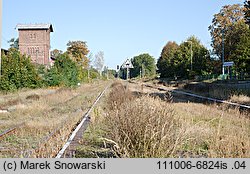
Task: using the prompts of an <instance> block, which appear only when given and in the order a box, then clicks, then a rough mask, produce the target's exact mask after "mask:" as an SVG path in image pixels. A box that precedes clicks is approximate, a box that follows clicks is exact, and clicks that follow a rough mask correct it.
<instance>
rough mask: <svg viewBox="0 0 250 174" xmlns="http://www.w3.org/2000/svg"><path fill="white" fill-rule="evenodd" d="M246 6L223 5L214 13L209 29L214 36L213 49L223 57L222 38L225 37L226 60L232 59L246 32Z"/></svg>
mask: <svg viewBox="0 0 250 174" xmlns="http://www.w3.org/2000/svg"><path fill="white" fill-rule="evenodd" d="M243 21H244V8H243V6H241V5H239V4H234V5H226V6H223V7H222V9H221V10H220V12H219V13H217V14H215V15H214V18H213V20H212V24H211V25H210V26H209V28H208V29H209V31H210V34H211V37H212V47H213V51H214V52H215V53H216V54H217V56H218V57H220V58H222V40H223V39H224V48H225V49H224V58H225V61H229V60H230V59H231V57H230V56H231V55H232V51H233V50H235V48H236V44H237V42H239V40H240V36H241V35H242V34H243V33H244V32H246V25H243V23H244V22H243Z"/></svg>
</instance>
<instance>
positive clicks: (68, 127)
mask: <svg viewBox="0 0 250 174" xmlns="http://www.w3.org/2000/svg"><path fill="white" fill-rule="evenodd" d="M105 85H107V83H106V82H103V83H98V84H96V83H95V84H85V85H82V86H81V87H79V88H77V89H62V90H57V92H55V93H50V94H49V95H47V94H46V95H42V94H39V97H37V96H36V95H34V91H32V92H29V91H25V92H24V93H25V94H24V93H20V94H19V97H20V98H21V100H22V102H23V103H22V104H21V105H22V106H23V107H18V105H16V106H15V109H13V110H12V111H11V112H10V113H7V114H6V113H5V114H2V113H0V120H1V121H0V130H1V131H3V130H5V129H7V128H10V127H13V126H15V125H16V124H18V123H21V122H25V125H24V126H22V127H21V128H18V129H17V130H16V131H15V133H14V134H10V135H6V136H5V137H3V138H1V139H0V147H1V148H0V157H25V156H27V155H28V154H29V152H30V151H32V154H31V156H29V157H52V156H54V155H55V152H57V151H58V150H59V149H60V147H61V145H62V144H63V143H64V142H65V140H66V139H67V138H68V136H69V134H70V132H71V131H72V129H73V128H74V126H75V124H76V123H77V122H78V121H79V119H80V118H81V117H82V115H83V113H84V112H86V110H87V109H88V108H89V107H90V106H91V104H92V103H93V101H94V100H95V98H96V97H97V95H98V94H99V93H100V92H101V91H102V90H103V89H104V86H105ZM48 91H51V90H50V89H48ZM45 93H46V92H44V94H45ZM16 96H18V95H17V94H8V95H6V96H3V98H4V99H5V102H6V101H8V100H12V99H13V98H15V97H16ZM28 96H31V97H28ZM34 96H35V97H34ZM26 100H27V101H26ZM66 120H67V122H66ZM53 132H55V134H54V135H53V136H52V137H50V138H49V139H48V140H47V141H44V140H46V139H47V138H48V137H49V136H50V135H51V134H52V133H53ZM40 146H41V147H40ZM39 147H40V148H39Z"/></svg>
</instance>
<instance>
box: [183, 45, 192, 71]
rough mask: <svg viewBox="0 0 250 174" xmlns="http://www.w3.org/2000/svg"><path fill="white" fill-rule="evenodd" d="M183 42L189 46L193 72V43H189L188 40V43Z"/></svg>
mask: <svg viewBox="0 0 250 174" xmlns="http://www.w3.org/2000/svg"><path fill="white" fill-rule="evenodd" d="M185 42H187V43H190V44H191V47H190V54H191V55H190V59H191V60H190V61H191V65H190V66H191V67H190V68H191V71H193V42H192V41H190V40H188V41H185Z"/></svg>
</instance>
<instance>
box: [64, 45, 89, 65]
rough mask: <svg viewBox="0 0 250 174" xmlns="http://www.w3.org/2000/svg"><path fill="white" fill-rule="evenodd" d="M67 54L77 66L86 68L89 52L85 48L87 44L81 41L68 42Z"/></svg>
mask: <svg viewBox="0 0 250 174" xmlns="http://www.w3.org/2000/svg"><path fill="white" fill-rule="evenodd" d="M67 46H68V48H67V53H68V54H69V55H70V57H71V58H72V59H73V60H74V61H75V62H77V64H79V65H81V66H82V67H83V68H88V66H89V59H88V57H87V55H88V53H89V50H88V46H87V42H83V41H69V42H68V43H67Z"/></svg>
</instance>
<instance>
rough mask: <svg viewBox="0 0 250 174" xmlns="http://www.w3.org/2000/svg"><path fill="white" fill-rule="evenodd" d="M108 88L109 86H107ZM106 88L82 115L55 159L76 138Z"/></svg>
mask: <svg viewBox="0 0 250 174" xmlns="http://www.w3.org/2000/svg"><path fill="white" fill-rule="evenodd" d="M108 86H109V85H108ZM108 86H106V88H105V89H104V90H103V91H102V93H101V94H100V95H99V96H98V97H97V99H96V100H95V102H94V104H93V105H92V106H91V108H90V109H89V110H88V112H87V113H86V114H85V115H84V117H83V119H82V121H81V122H80V124H79V125H78V126H77V127H76V129H75V130H74V131H73V132H72V134H71V135H70V137H69V139H68V140H67V142H66V143H65V144H64V146H63V147H62V149H61V150H60V151H59V153H58V154H57V156H56V157H55V158H61V157H62V155H63V154H64V152H65V150H66V149H67V148H68V147H69V145H70V143H71V142H72V141H73V139H74V138H75V136H76V133H77V132H78V131H79V129H80V128H81V127H82V125H83V123H84V122H85V121H86V120H87V118H88V116H89V114H90V112H91V111H92V110H93V108H94V106H95V105H96V103H97V102H98V101H99V100H100V98H101V97H102V95H103V94H104V93H105V91H106V90H107V89H108Z"/></svg>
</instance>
